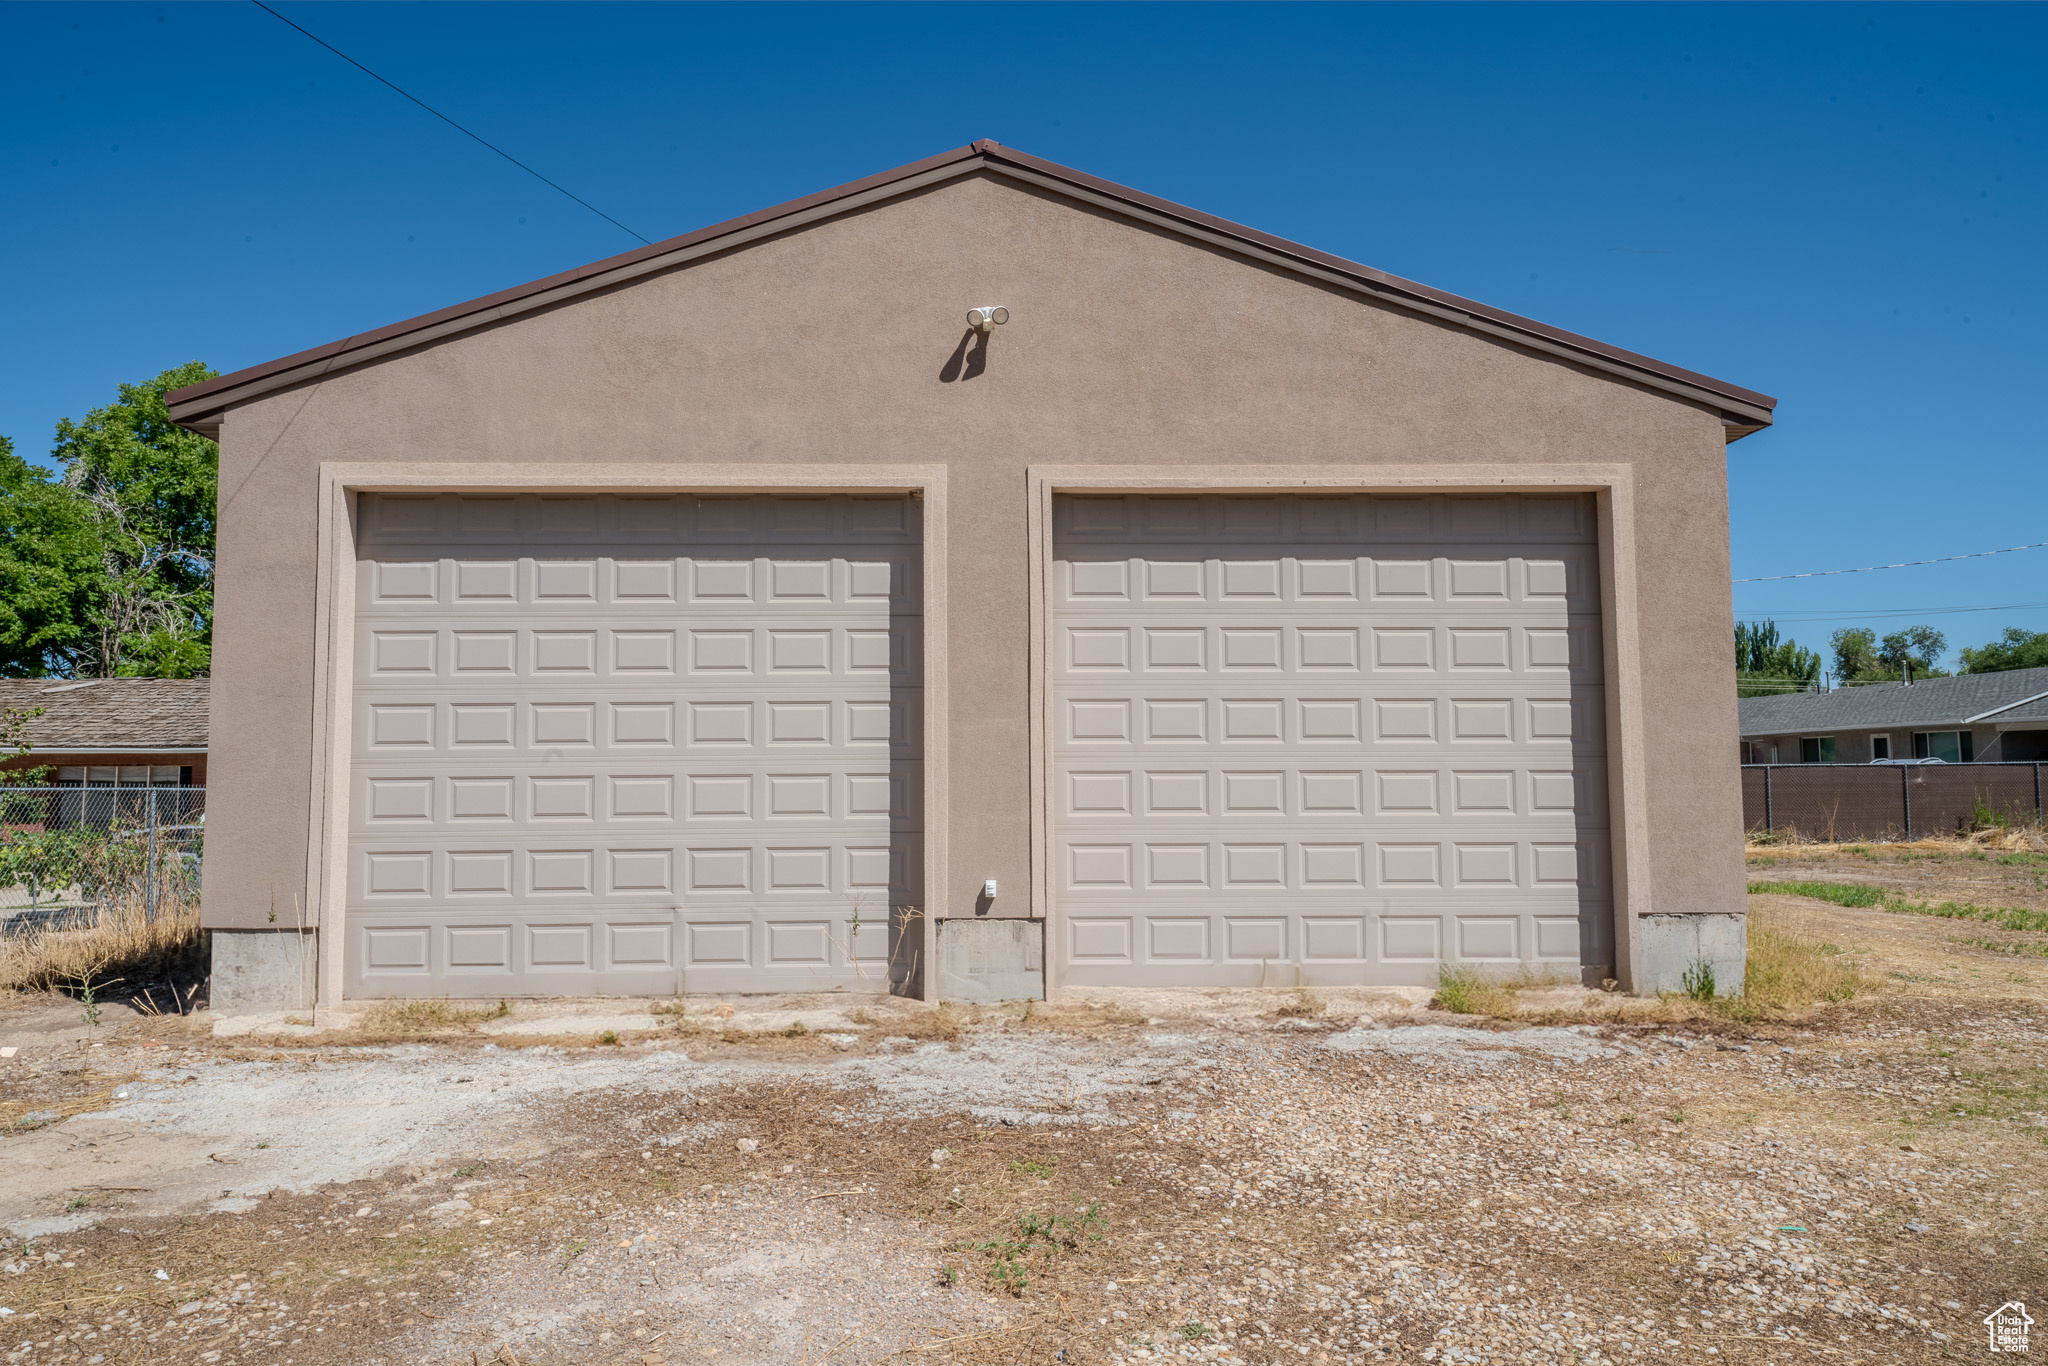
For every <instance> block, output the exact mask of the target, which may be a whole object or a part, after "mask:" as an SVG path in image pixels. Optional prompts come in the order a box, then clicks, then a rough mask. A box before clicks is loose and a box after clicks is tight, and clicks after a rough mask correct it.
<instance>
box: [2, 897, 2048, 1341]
mask: <svg viewBox="0 0 2048 1366" xmlns="http://www.w3.org/2000/svg"><path fill="white" fill-rule="evenodd" d="M1807 913H1808V914H1810V915H1811V916H1812V917H1813V921H1812V923H1813V924H1814V926H1815V927H1816V929H1817V931H1818V932H1823V933H1827V934H1829V935H1832V936H1836V937H1838V938H1845V939H1846V938H1850V937H1854V938H1855V940H1856V942H1858V943H1859V944H1861V945H1863V949H1862V951H1863V952H1864V953H1865V954H1866V955H1867V957H1868V959H1869V966H1870V969H1871V971H1872V973H1873V975H1875V976H1877V977H1879V978H1881V979H1884V980H1887V981H1888V982H1890V983H1891V984H1892V986H1891V989H1890V990H1888V991H1886V992H1885V993H1883V994H1881V995H1880V996H1878V997H1876V998H1875V999H1872V1000H1868V1001H1857V1002H1853V1003H1851V1004H1849V1005H1846V1006H1841V1007H1835V1008H1830V1009H1829V1010H1827V1011H1826V1012H1825V1013H1822V1014H1819V1015H1816V1016H1814V1017H1812V1018H1809V1019H1803V1020H1800V1021H1797V1022H1791V1023H1782V1024H1773V1025H1768V1026H1742V1027H1734V1026H1713V1027H1708V1026H1704V1025H1699V1024H1693V1025H1686V1026H1679V1025H1674V1024H1672V1023H1670V1022H1669V1021H1665V1022H1658V1021H1656V1020H1654V1019H1649V1018H1645V1019H1644V1020H1642V1021H1640V1022H1633V1023H1622V1024H1614V1023H1604V1024H1600V1025H1597V1026H1596V1025H1585V1024H1580V1025H1573V1024H1569V1023H1552V1024H1545V1025H1540V1026H1536V1025H1532V1026H1524V1027H1509V1026H1502V1025H1497V1024H1481V1023H1477V1022H1474V1021H1471V1020H1467V1019H1462V1018H1459V1017H1455V1016H1448V1015H1445V1014H1443V1013H1442V1012H1438V1011H1432V1010H1429V1009H1427V1008H1426V1007H1424V1006H1423V1005H1421V1004H1419V1003H1417V1002H1416V1001H1415V1000H1414V999H1412V997H1404V996H1402V995H1400V994H1397V993H1369V992H1355V993H1346V992H1330V993H1323V994H1320V995H1319V996H1317V997H1314V998H1307V997H1303V996H1300V995H1285V994H1280V993H1259V992H1230V993H1214V994H1206V993H1187V994H1181V993H1129V994H1124V995H1117V994H1113V993H1097V994H1094V995H1091V996H1087V997H1082V998H1079V999H1077V1000H1075V1001H1072V1002H1067V1003H1063V1004H1061V1005H1060V1006H1058V1007H1056V1008H1048V1007H1045V1006H1042V1005H1041V1006H1037V1007H1034V1008H1031V1009H1029V1010H1027V1009H1025V1008H1022V1007H1014V1006H1013V1007H1003V1008H1000V1009H986V1010H983V1011H980V1012H978V1013H977V1012H973V1011H966V1012H958V1013H956V1012H943V1013H934V1012H931V1011H928V1010H925V1009H924V1008H922V1007H917V1006H913V1005H909V1004H906V1003H900V1002H882V1003H877V1004H871V1005H869V1006H867V1007H866V1008H865V1009H858V1008H854V1004H855V1003H849V1002H848V1001H847V1000H846V999H845V998H832V999H825V998H812V999H811V1000H808V1001H782V1002H750V1003H738V1009H737V1010H736V1011H735V1012H734V1013H731V1014H730V1015H728V1016H717V1015H714V1016H711V1017H709V1018H708V1019H705V1020H702V1021H685V1022H683V1023H682V1024H681V1025H677V1024H676V1023H675V1022H674V1021H673V1020H658V1019H655V1018H646V1019H643V1018H642V1017H640V1016H637V1015H634V1014H633V1013H632V1012H631V1011H630V1010H629V1011H626V1012H625V1013H623V1014H621V1013H620V1009H621V1008H620V1007H618V1006H617V1005H616V1004H614V1005H612V1006H608V1007H607V1009H608V1010H610V1011H611V1012H612V1014H611V1015H610V1016H607V1017H606V1019H605V1020H604V1021H602V1023H603V1024H604V1027H605V1028H609V1029H612V1030H613V1031H614V1033H615V1034H616V1035H618V1036H619V1037H621V1038H622V1039H623V1040H624V1042H622V1043H621V1044H619V1045H618V1046H604V1045H600V1044H596V1043H595V1042H594V1037H595V1036H596V1035H597V1034H599V1033H601V1031H598V1030H596V1029H595V1027H594V1025H593V1024H590V1021H592V1020H594V1019H595V1017H583V1018H584V1019H585V1022H586V1025H587V1026H588V1027H586V1028H584V1030H583V1032H581V1033H578V1029H577V1017H575V1016H574V1015H573V1013H572V1014H571V1015H570V1016H569V1017H568V1018H566V1019H565V1018H564V1017H563V1011H564V1009H565V1008H564V1007H559V1006H549V1005H547V1004H545V1003H535V1004H532V1005H526V1006H521V1007H519V1008H518V1009H517V1010H515V1011H514V1012H513V1013H512V1015H510V1016H509V1017H507V1018H506V1019H503V1020H499V1021H494V1022H491V1023H490V1025H489V1030H490V1031H494V1032H486V1029H485V1028H484V1027H481V1026H477V1025H459V1026H457V1027H454V1028H450V1029H445V1030H441V1031H439V1036H438V1037H433V1038H431V1039H426V1040H423V1041H416V1042H407V1041H398V1040H387V1041H383V1042H370V1041H367V1039H357V1040H354V1041H351V1040H347V1039H343V1040H339V1041H337V1040H333V1039H329V1038H326V1037H324V1036H313V1037H306V1038H282V1039H256V1038H243V1039H215V1038H212V1037H211V1036H210V1035H209V1034H208V1033H207V1030H206V1021H204V1020H203V1019H199V1020H185V1021H179V1020H177V1019H171V1020H164V1019H143V1018H131V1019H126V1020H123V1021H120V1022H117V1023H114V1024H111V1025H109V1026H108V1027H106V1028H103V1029H101V1030H99V1031H97V1032H96V1033H95V1034H90V1035H89V1032H88V1031H85V1030H83V1029H82V1028H80V1027H79V1023H78V1014H77V1008H76V1006H75V1005H71V1004H69V1003H62V1002H55V1001H50V1000H38V1001H23V1002H17V1003H16V1004H15V1005H14V1006H13V1007H12V1008H11V1009H9V1010H7V1011H5V1012H0V1047H6V1048H12V1049H14V1050H15V1052H14V1054H13V1056H11V1057H6V1058H4V1059H0V1133H4V1134H5V1135H6V1136H5V1137H4V1138H0V1158H4V1163H0V1227H4V1228H5V1229H6V1230H7V1232H6V1234H5V1235H4V1237H0V1307H4V1308H5V1309H7V1310H9V1311H11V1312H9V1313H6V1314H4V1315H0V1359H4V1360H6V1361H9V1362H27V1361H34V1362H38V1363H41V1362H163V1363H170V1362H179V1363H182V1362H209V1363H210V1362H236V1363H261V1364H262V1366H301V1364H306V1363H350V1364H351V1366H369V1364H370V1363H389V1364H390V1366H401V1363H402V1364H403V1366H416V1364H418V1363H434V1364H435V1366H440V1364H442V1363H446V1366H455V1363H470V1366H482V1364H483V1363H488V1362H497V1363H501V1366H513V1364H514V1363H520V1364H522V1366H542V1364H543V1363H546V1364H550V1366H552V1364H553V1363H572V1362H573V1363H583V1362H593V1363H639V1364H641V1366H647V1364H649V1363H669V1364H670V1366H675V1364H677V1363H682V1362H700V1361H715V1362H718V1363H720V1364H721V1366H726V1364H728V1363H764V1364H765V1363H775V1364H776V1366H783V1364H784V1363H802V1366H813V1364H814V1363H825V1362H832V1363H856V1362H880V1361H885V1360H887V1361H906V1362H935V1363H936V1362H951V1361H979V1362H1046V1363H1068V1364H1072V1366H1080V1364H1082V1363H1105V1362H1116V1361H1125V1362H1136V1361H1160V1360H1167V1359H1171V1360H1180V1361H1212V1362H1254V1363H1271V1362H1314V1363H1328V1362H1368V1361H1371V1362H1378V1361H1388V1360H1394V1361H1439V1362H1478V1361H1487V1362H1524V1361H1526V1362H1587V1363H1593V1362H1602V1361H1650V1360H1660V1361H1661V1360H1686V1361H1728V1362H1797V1361H1809V1360H1822V1359H1827V1360H1837V1361H1874V1362H1883V1363H1891V1362H1911V1361H1923V1360H1924V1361H1936V1360H1953V1359H1955V1357H1956V1356H1957V1355H1969V1354H1974V1353H1975V1352H1978V1351H1981V1350H1983V1348H1982V1346H1981V1345H1980V1343H1979V1341H1978V1339H1977V1334H1978V1333H1980V1332H1981V1331H1982V1330H1981V1328H1980V1327H1979V1326H1978V1322H1977V1321H1978V1319H1979V1317H1980V1316H1982V1315H1983V1314H1985V1313H1987V1312H1989V1311H1990V1310H1991V1309H1993V1308H1995V1307H1997V1306H1998V1305H1999V1304H2000V1303H2002V1302H2004V1301H2005V1300H2008V1299H2023V1300H2028V1301H2030V1302H2044V1301H2048V1284H2044V1278H2043V1274H2042V1273H2043V1270H2044V1268H2048V1247H2044V1242H2043V1239H2044V1233H2043V1230H2044V1229H2048V1218H2044V1215H2048V1201H2044V1199H2043V1187H2044V1186H2048V1162H2044V1144H2043V1138H2044V1134H2048V1129H2044V1127H2043V1125H2044V1122H2048V1114H2044V1110H2048V1091H2044V1086H2043V1081H2042V1078H2043V1077H2044V1075H2048V1072H2044V1070H2043V1063H2044V1062H2048V969H2038V970H2035V971H2033V972H2032V973H2031V974H2029V973H2028V971H2027V970H2026V968H2025V966H2024V965H2023V964H2022V965H2018V966H2016V965H2015V963H2014V961H2013V960H2012V959H2010V958H1999V957H1997V956H1996V955H1994V954H1991V953H1988V952H1978V951H1975V950H1971V949H1968V948H1966V947H1961V946H1957V945H1955V944H1951V943H1949V942H1947V941H1946V940H1945V939H1943V937H1942V935H1943V931H1944V929H1945V928H1947V927H1946V926H1944V925H1943V924H1941V923H1940V922H1934V923H1929V922H1925V921H1923V920H1921V919H1918V918H1914V917H1899V916H1885V915H1883V914H1882V913H1880V912H1874V911H1849V910H1842V909H1840V908H1835V907H1831V906H1824V907H1820V908H1819V909H1816V910H1812V911H1810V912H1807ZM2037 979H2038V980H2037ZM1568 1016H1569V1011H1564V1012H1561V1013H1559V1014H1558V1018H1560V1019H1563V1018H1567V1017H1568ZM639 1023H644V1024H647V1025H649V1026H650V1028H648V1029H646V1030H636V1029H634V1028H633V1027H632V1026H633V1025H635V1024H639ZM621 1025H624V1026H626V1028H624V1029H623V1030H622V1029H621V1028H620V1026H621ZM428 1032H430V1033H432V1032H434V1031H428ZM2037 1312H2038V1311H2037Z"/></svg>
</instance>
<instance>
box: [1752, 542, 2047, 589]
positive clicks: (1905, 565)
mask: <svg viewBox="0 0 2048 1366" xmlns="http://www.w3.org/2000/svg"><path fill="white" fill-rule="evenodd" d="M2043 546H2048V541H2035V542H2034V543H2033V544H2032V545H2009V546H2007V547H2006V548H2005V549H2003V550H1978V551H1973V552H1971V553H1970V554H1968V555H1943V556H1941V557H1940V558H1939V559H1933V560H1901V561H1900V562H1899V563H1897V564H1867V565H1864V566H1863V567H1862V568H1861V569H1816V570H1814V571H1813V572H1812V573H1810V574H1765V575H1763V576H1761V577H1759V578H1754V579H1737V580H1735V582H1737V583H1777V582H1779V581H1780V580H1783V579H1825V578H1828V577H1830V576H1831V575H1835V574H1868V573H1870V572H1871V571H1872V570H1877V569H1911V568H1913V567H1914V566H1915V565H1922V564H1948V563H1949V562H1950V561H1953V560H1981V559H1983V558H1984V557H1985V556H1986V555H2010V554H2012V553H2013V551H2015V550H2039V549H2041V548H2042V547H2043Z"/></svg>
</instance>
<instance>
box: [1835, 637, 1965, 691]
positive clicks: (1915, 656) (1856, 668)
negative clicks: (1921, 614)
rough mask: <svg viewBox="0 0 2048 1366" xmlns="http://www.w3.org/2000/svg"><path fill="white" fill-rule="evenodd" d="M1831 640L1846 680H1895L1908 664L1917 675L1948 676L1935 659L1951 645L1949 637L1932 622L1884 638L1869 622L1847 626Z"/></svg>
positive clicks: (1840, 675)
mask: <svg viewBox="0 0 2048 1366" xmlns="http://www.w3.org/2000/svg"><path fill="white" fill-rule="evenodd" d="M1828 643H1829V644H1830V645H1832V646H1833V647H1834V651H1835V675H1836V677H1837V678H1838V679H1839V680H1840V681H1841V682H1843V683H1896V682H1898V681H1899V680H1900V679H1902V678H1904V677H1905V674H1906V670H1907V668H1908V667H1910V668H1911V669H1912V671H1913V677H1915V678H1944V677H1947V671H1946V670H1944V669H1942V668H1939V667H1937V665H1936V664H1935V661H1936V660H1938V659H1940V658H1941V656H1942V653H1943V652H1944V651H1945V650H1947V649H1948V637H1946V636H1944V635H1943V634H1942V633H1941V632H1939V631H1937V630H1935V629H1934V628H1933V627H1932V626H1908V627H1906V628H1905V629H1904V630H1903V631H1893V632H1892V633H1890V634H1889V635H1887V636H1884V637H1883V638H1881V639H1880V638H1879V636H1878V634H1877V632H1875V631H1873V630H1871V629H1870V628H1869V627H1868V626H1845V627H1843V628H1842V629H1841V630H1839V631H1836V632H1835V633H1834V634H1833V635H1832V636H1830V637H1828Z"/></svg>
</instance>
